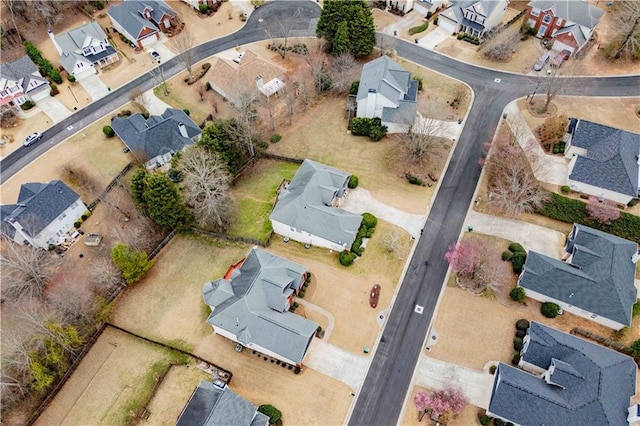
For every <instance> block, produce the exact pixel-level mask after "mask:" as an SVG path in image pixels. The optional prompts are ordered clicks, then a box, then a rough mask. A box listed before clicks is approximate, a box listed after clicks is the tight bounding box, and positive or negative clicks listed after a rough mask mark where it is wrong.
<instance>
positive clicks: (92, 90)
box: [78, 74, 109, 101]
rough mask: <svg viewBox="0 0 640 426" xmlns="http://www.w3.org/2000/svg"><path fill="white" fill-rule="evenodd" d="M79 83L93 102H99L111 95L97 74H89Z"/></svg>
mask: <svg viewBox="0 0 640 426" xmlns="http://www.w3.org/2000/svg"><path fill="white" fill-rule="evenodd" d="M78 83H80V84H81V85H82V87H84V90H86V91H87V93H88V94H89V96H91V99H92V100H93V101H97V100H98V99H100V98H102V97H104V96H107V94H108V93H109V90H108V89H107V85H106V84H104V83H103V82H102V80H100V79H99V78H98V76H97V75H95V74H89V75H87V76H85V77H82V78H81V79H79V80H78Z"/></svg>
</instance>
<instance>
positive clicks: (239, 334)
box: [202, 247, 318, 366]
mask: <svg viewBox="0 0 640 426" xmlns="http://www.w3.org/2000/svg"><path fill="white" fill-rule="evenodd" d="M307 276H308V271H307V269H306V268H305V267H304V266H301V265H298V264H297V263H293V262H291V261H289V260H287V259H283V258H281V257H279V256H276V255H273V254H271V253H269V252H266V251H264V250H262V249H259V248H257V247H254V248H252V249H251V251H250V252H249V254H248V255H247V257H246V258H244V259H243V260H241V261H240V262H238V263H237V264H236V265H232V266H231V267H230V268H229V270H228V271H227V273H226V274H225V276H224V277H223V278H219V279H217V280H215V281H210V282H208V283H206V284H205V285H204V287H203V288H202V294H203V297H204V302H205V303H206V304H207V305H208V306H209V307H210V308H211V315H209V318H207V323H208V324H210V325H211V326H212V327H213V331H214V332H215V333H216V334H219V335H221V336H224V337H226V338H227V339H230V340H232V341H234V342H236V343H238V344H239V345H241V346H242V347H245V348H248V349H252V350H254V351H257V352H260V353H262V354H265V355H268V356H270V357H272V358H275V359H278V360H280V361H282V362H285V363H287V364H289V365H297V366H300V365H302V360H303V359H304V356H305V354H306V353H307V349H308V348H309V344H310V343H311V339H313V336H315V333H316V329H317V328H318V324H316V323H315V322H313V321H309V320H308V319H306V318H303V317H301V316H299V315H296V314H294V313H291V312H289V308H290V307H291V306H292V305H293V300H294V298H295V296H296V295H297V294H298V293H299V292H300V289H301V288H302V285H303V284H304V283H305V281H306V279H307Z"/></svg>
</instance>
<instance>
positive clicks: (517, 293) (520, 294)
mask: <svg viewBox="0 0 640 426" xmlns="http://www.w3.org/2000/svg"><path fill="white" fill-rule="evenodd" d="M509 297H511V300H513V301H515V302H522V301H523V300H524V298H525V297H527V293H526V292H525V291H524V288H522V287H516V288H513V289H511V291H510V292H509Z"/></svg>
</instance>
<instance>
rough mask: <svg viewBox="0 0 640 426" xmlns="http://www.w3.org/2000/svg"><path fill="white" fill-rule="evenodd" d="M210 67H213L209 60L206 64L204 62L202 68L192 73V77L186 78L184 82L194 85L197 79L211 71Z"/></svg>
mask: <svg viewBox="0 0 640 426" xmlns="http://www.w3.org/2000/svg"><path fill="white" fill-rule="evenodd" d="M209 68H211V64H210V63H209V62H205V63H204V64H202V68H200V69H198V70H197V71H195V72H194V73H193V74H192V75H191V77H188V78H185V79H184V82H185V83H187V84H188V85H192V84H193V83H195V82H196V81H198V80H200V79H201V78H202V77H203V76H204V75H205V74H206V73H207V71H209Z"/></svg>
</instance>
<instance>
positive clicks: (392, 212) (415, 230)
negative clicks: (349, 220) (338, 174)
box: [340, 188, 424, 237]
mask: <svg viewBox="0 0 640 426" xmlns="http://www.w3.org/2000/svg"><path fill="white" fill-rule="evenodd" d="M340 207H341V208H343V209H345V210H346V211H348V212H351V213H355V214H362V213H364V212H369V213H372V214H373V215H375V216H377V217H378V218H380V219H383V220H386V221H387V222H389V223H392V224H394V225H396V226H399V227H400V228H402V229H404V230H405V231H407V232H408V233H409V234H411V236H413V237H418V236H419V235H420V230H421V229H422V226H423V224H424V216H420V215H417V214H409V213H406V212H403V211H402V210H400V209H397V208H395V207H392V206H389V205H387V204H384V203H382V202H380V201H378V200H376V199H375V198H373V196H372V195H371V193H370V192H369V191H367V190H366V189H363V188H356V189H351V190H349V194H348V195H347V197H345V198H343V200H342V202H341V204H340Z"/></svg>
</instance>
